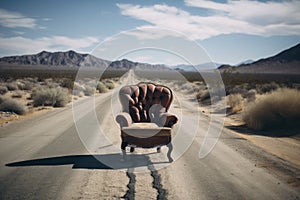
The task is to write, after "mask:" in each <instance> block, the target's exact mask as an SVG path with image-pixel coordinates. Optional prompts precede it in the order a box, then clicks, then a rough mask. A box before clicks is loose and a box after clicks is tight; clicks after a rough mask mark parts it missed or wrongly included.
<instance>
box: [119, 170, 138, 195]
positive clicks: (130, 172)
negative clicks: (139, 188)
mask: <svg viewBox="0 0 300 200" xmlns="http://www.w3.org/2000/svg"><path fill="white" fill-rule="evenodd" d="M126 175H127V177H128V178H129V182H128V184H127V188H128V190H127V191H126V194H125V195H124V196H123V197H122V198H124V199H126V200H134V197H135V182H136V179H135V174H134V172H133V169H132V168H129V169H128V170H127V172H126Z"/></svg>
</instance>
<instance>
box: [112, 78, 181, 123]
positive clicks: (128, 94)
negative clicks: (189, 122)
mask: <svg viewBox="0 0 300 200" xmlns="http://www.w3.org/2000/svg"><path fill="white" fill-rule="evenodd" d="M119 99H120V102H121V104H122V107H123V112H125V113H129V115H130V118H131V119H123V121H124V122H123V126H128V125H129V124H131V123H141V122H154V123H156V124H158V125H159V126H167V127H171V126H173V124H175V123H176V122H177V117H176V116H175V115H170V114H168V113H167V111H168V110H169V108H170V105H171V102H172V100H173V94H172V91H171V90H170V89H169V88H168V87H166V86H162V85H155V84H154V83H145V82H141V83H139V84H137V85H129V86H125V87H123V88H122V89H121V90H120V93H119ZM126 117H127V118H128V116H124V115H123V118H126ZM121 118H122V117H117V121H118V122H119V123H120V124H121V126H122V119H121ZM128 121H129V122H128ZM126 123H127V125H126Z"/></svg>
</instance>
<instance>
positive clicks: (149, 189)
mask: <svg viewBox="0 0 300 200" xmlns="http://www.w3.org/2000/svg"><path fill="white" fill-rule="evenodd" d="M110 95H111V94H110V93H107V94H101V95H98V96H97V97H96V98H95V102H96V103H95V105H96V108H95V109H96V113H97V117H98V120H99V121H100V122H101V123H102V124H104V129H105V130H108V131H107V132H106V137H107V138H109V139H110V140H111V141H112V143H113V145H107V144H103V143H101V141H98V140H97V141H95V145H96V147H97V148H98V150H97V149H96V150H95V152H91V151H88V150H87V149H86V148H85V146H84V144H83V142H82V141H81V140H80V137H79V135H78V133H77V130H76V127H75V124H74V121H73V115H72V107H71V106H68V107H66V108H62V109H57V110H52V111H49V112H48V113H46V114H44V115H38V116H34V117H31V118H30V119H25V120H22V121H18V122H14V123H11V124H8V125H7V126H4V127H1V128H0V149H1V150H0V158H1V159H0V199H122V198H123V199H299V198H300V197H299V196H300V189H299V177H300V173H299V169H298V168H297V167H296V166H293V165H291V164H290V163H286V162H285V161H282V160H279V159H278V158H276V157H274V156H272V155H270V154H267V153H266V152H264V151H263V150H260V149H258V148H256V147H255V146H253V145H252V144H251V143H250V142H248V141H247V140H245V139H243V138H240V137H238V136H236V135H234V134H232V133H230V132H228V131H226V130H224V131H223V132H222V135H221V138H220V139H219V141H218V143H217V145H216V146H215V148H214V149H213V151H212V152H211V153H210V154H209V155H208V156H207V157H205V158H204V159H199V158H198V154H199V149H200V145H201V143H202V141H203V138H204V135H205V133H206V131H207V129H208V120H207V119H206V118H204V117H203V118H201V119H200V128H199V130H198V134H197V136H196V138H195V140H194V141H193V143H192V145H191V146H190V148H189V149H188V150H187V152H186V153H185V154H184V155H183V156H181V157H180V158H179V159H177V160H176V161H174V162H173V163H172V164H171V165H169V166H166V167H164V168H161V169H157V166H159V165H155V164H153V163H154V162H153V160H152V158H153V157H151V156H156V155H157V154H156V153H155V152H156V150H155V149H149V150H143V149H137V150H136V152H135V153H134V154H130V153H128V157H129V161H125V162H124V163H122V162H121V161H120V158H121V154H120V153H121V151H120V149H119V144H120V138H119V129H118V127H117V125H116V124H115V123H114V122H113V120H112V117H111V118H109V117H106V115H105V114H103V113H107V112H109V109H110V104H111V101H110ZM86 101H88V99H83V100H80V101H78V102H77V103H76V104H78V109H82V113H83V114H82V116H81V120H82V122H83V123H84V124H87V126H86V127H82V129H83V130H87V131H88V130H89V127H88V122H89V119H90V116H89V115H90V114H91V113H90V112H88V111H86V112H84V110H86V107H85V106H84V105H85V102H86ZM105 127H106V128H105ZM187 131H188V130H187ZM87 134H88V133H87ZM186 134H188V133H186ZM100 139H101V138H100ZM97 144H98V146H97ZM114 145H116V147H117V148H118V149H119V150H118V151H119V152H113V153H111V148H112V146H114ZM99 149H101V152H107V154H108V155H109V156H108V157H107V155H105V154H103V153H99V151H100V150H99ZM166 151H167V148H166V147H163V148H162V153H161V155H160V156H162V158H163V159H164V158H166V157H165V153H166ZM97 158H98V159H100V160H101V159H104V160H105V159H114V162H116V163H119V162H120V163H121V164H119V165H118V169H111V167H110V166H107V165H106V164H105V163H101V162H99V161H98V159H97ZM133 159H134V162H136V163H135V164H136V165H134V166H138V167H143V169H144V170H143V171H142V172H141V171H139V170H138V167H137V168H135V167H132V165H131V164H132V163H131V161H132V160H133ZM130 160H131V161H130ZM162 165H164V164H162ZM274 166H275V167H274ZM279 168H280V170H278V169H279Z"/></svg>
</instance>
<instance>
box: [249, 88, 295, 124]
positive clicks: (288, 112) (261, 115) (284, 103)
mask: <svg viewBox="0 0 300 200" xmlns="http://www.w3.org/2000/svg"><path fill="white" fill-rule="evenodd" d="M299 99H300V91H298V90H295V89H288V88H283V89H278V90H276V91H274V92H272V93H268V94H265V95H264V96H262V97H261V98H260V99H259V100H257V101H256V102H254V103H252V104H249V105H248V106H247V108H246V109H245V112H244V114H243V120H244V121H245V123H246V124H247V126H248V127H250V128H253V129H255V130H272V129H278V128H292V127H294V126H297V125H298V126H299V123H300V101H299Z"/></svg>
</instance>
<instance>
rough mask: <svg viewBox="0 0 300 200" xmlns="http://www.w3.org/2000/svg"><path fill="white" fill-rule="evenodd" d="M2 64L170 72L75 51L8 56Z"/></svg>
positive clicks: (155, 66) (128, 61)
mask: <svg viewBox="0 0 300 200" xmlns="http://www.w3.org/2000/svg"><path fill="white" fill-rule="evenodd" d="M0 64H2V65H3V64H12V65H45V66H63V67H81V66H84V67H96V68H103V69H105V68H107V67H109V68H111V69H143V70H169V68H168V67H167V66H165V65H151V64H147V63H139V62H133V61H130V60H127V59H123V60H117V61H108V60H103V59H100V58H97V57H95V56H93V55H90V54H81V53H77V52H75V51H72V50H70V51H66V52H53V53H52V52H47V51H42V52H40V53H38V54H33V55H23V56H8V57H3V58H0Z"/></svg>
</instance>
